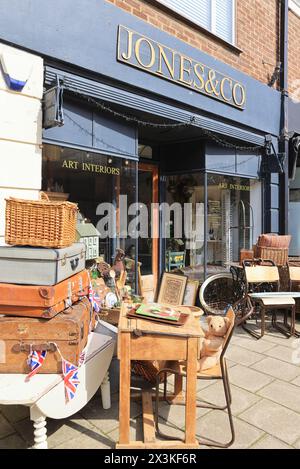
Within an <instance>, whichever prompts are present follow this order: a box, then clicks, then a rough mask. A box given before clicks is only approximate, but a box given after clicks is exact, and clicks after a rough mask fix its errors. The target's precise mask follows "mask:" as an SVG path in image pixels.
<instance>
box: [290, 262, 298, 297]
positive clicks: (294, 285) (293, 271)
mask: <svg viewBox="0 0 300 469" xmlns="http://www.w3.org/2000/svg"><path fill="white" fill-rule="evenodd" d="M288 270H289V288H290V291H293V290H295V289H296V290H299V286H300V267H297V266H291V265H288Z"/></svg>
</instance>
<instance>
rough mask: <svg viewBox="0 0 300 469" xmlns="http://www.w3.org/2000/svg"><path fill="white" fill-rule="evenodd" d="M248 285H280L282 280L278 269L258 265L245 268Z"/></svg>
mask: <svg viewBox="0 0 300 469" xmlns="http://www.w3.org/2000/svg"><path fill="white" fill-rule="evenodd" d="M245 276H246V281H247V283H248V284H249V283H278V282H279V280H280V277H279V271H278V267H276V266H266V265H257V266H254V267H247V266H246V267H245Z"/></svg>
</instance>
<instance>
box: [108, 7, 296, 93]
mask: <svg viewBox="0 0 300 469" xmlns="http://www.w3.org/2000/svg"><path fill="white" fill-rule="evenodd" d="M106 1H108V2H110V3H113V4H114V5H116V6H118V7H120V8H123V9H124V10H125V11H127V12H129V13H131V14H133V15H135V16H137V17H139V18H140V19H142V20H144V21H147V22H148V23H150V24H152V25H153V26H155V27H157V28H159V29H162V30H163V31H165V32H167V33H169V34H171V35H173V36H176V37H177V38H178V39H181V40H182V41H185V42H187V43H188V44H190V45H191V46H193V47H196V48H199V49H201V50H202V51H204V52H206V53H208V54H210V55H212V56H214V57H215V58H217V59H219V60H221V61H223V62H226V63H227V64H229V65H231V66H232V67H234V68H237V69H239V70H241V71H243V72H245V73H247V74H248V75H250V76H252V77H253V78H256V79H257V80H260V81H261V82H263V83H268V81H269V79H270V77H271V76H272V73H273V71H274V68H275V66H276V63H277V62H278V61H279V31H280V24H279V21H280V20H279V13H280V12H279V1H278V0H237V31H236V34H237V41H236V45H237V47H238V48H239V49H241V50H242V53H239V52H238V51H235V50H234V49H233V48H231V47H230V46H226V45H224V44H223V43H222V42H220V41H219V40H218V39H214V38H212V37H209V36H207V34H205V32H204V31H202V30H200V28H197V27H196V26H195V27H193V26H191V25H188V24H187V23H186V22H185V21H184V20H183V21H180V20H179V19H177V18H175V17H174V15H172V13H167V12H165V11H163V10H162V9H160V8H159V7H155V6H154V5H152V4H151V3H149V2H147V1H146V0H106ZM289 20H290V38H289V52H290V53H289V80H290V92H291V95H292V96H294V97H296V98H298V100H300V18H299V17H298V16H296V15H295V14H294V13H293V12H291V11H290V14H289Z"/></svg>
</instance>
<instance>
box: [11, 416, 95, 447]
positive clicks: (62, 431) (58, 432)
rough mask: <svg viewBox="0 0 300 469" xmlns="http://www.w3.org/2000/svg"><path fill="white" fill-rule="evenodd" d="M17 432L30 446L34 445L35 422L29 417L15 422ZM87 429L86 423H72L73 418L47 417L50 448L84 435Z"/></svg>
mask: <svg viewBox="0 0 300 469" xmlns="http://www.w3.org/2000/svg"><path fill="white" fill-rule="evenodd" d="M14 426H15V428H16V430H17V433H18V434H19V435H20V436H22V438H24V440H25V441H26V443H27V446H28V447H31V446H33V444H34V438H33V430H34V429H33V424H32V422H31V421H30V420H29V419H24V420H21V421H20V422H17V423H15V425H14ZM85 431H86V427H85V426H84V425H75V426H74V425H72V422H71V419H65V420H52V419H47V437H48V446H49V448H54V447H56V446H58V445H59V444H62V443H65V442H68V441H69V440H72V439H73V438H76V437H78V436H80V435H82V433H83V432H85Z"/></svg>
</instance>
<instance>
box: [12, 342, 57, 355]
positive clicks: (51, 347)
mask: <svg viewBox="0 0 300 469" xmlns="http://www.w3.org/2000/svg"><path fill="white" fill-rule="evenodd" d="M31 350H35V351H37V352H43V351H46V352H56V350H57V346H56V344H54V343H53V342H47V343H44V344H24V343H22V342H21V343H20V344H15V345H14V346H13V347H12V351H13V352H15V353H20V352H26V353H29V352H30V351H31Z"/></svg>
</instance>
